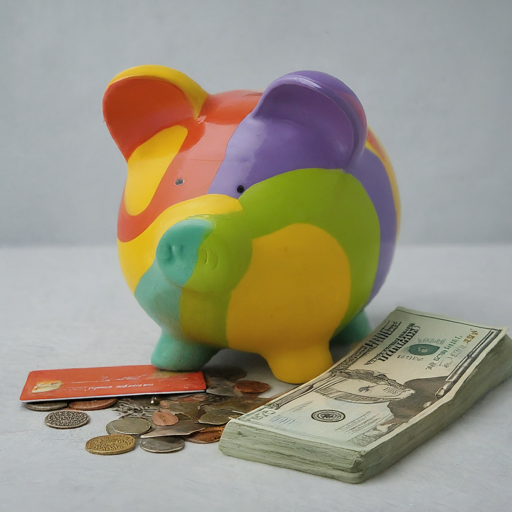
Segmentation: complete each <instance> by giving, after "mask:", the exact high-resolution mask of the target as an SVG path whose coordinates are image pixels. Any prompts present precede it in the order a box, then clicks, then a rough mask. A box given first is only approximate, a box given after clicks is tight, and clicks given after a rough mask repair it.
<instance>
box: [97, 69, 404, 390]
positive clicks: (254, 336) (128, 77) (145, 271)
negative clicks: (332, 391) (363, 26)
mask: <svg viewBox="0 0 512 512" xmlns="http://www.w3.org/2000/svg"><path fill="white" fill-rule="evenodd" d="M103 110H104V117H105V121H106V123H107V126H108V129H109V131H110V133H111V135H112V137H113V139H114V141H115V142H116V144H117V146H118V147H119V149H120V151H121V153H122V154H123V156H124V158H125V159H126V161H127V163H128V177H127V180H126V185H125V188H124V194H123V198H122V201H121V207H120V210H119V219H118V249H119V259H120V262H121V267H122V271H123V274H124V276H125V278H126V281H127V283H128V286H129V287H130V289H131V290H132V292H133V293H134V295H135V298H136V299H137V301H138V302H139V303H140V305H141V306H142V308H143V309H144V310H145V311H146V312H147V313H148V315H149V316H150V317H151V318H152V319H153V320H154V321H155V322H157V324H158V325H159V326H160V327H161V329H162V335H161V337H160V339H159V340H158V342H157V345H156V348H155V349H154V351H153V354H152V358H151V362H152V364H154V365H155V366H157V367H159V368H162V369H168V370H175V371H180V370H183V371H184V370H197V369H199V368H201V366H202V365H203V364H205V363H206V362H207V361H208V360H209V359H210V358H211V357H212V355H213V354H215V353H216V352H217V351H218V350H219V349H221V348H224V347H230V348H233V349H237V350H243V351H247V352H254V353H258V354H260V355H262V356H263V357H264V358H265V359H266V360H267V362H268V364H269V366H270V368H271V370H272V372H273V373H274V375H275V376H276V377H277V378H278V379H281V380H283V381H286V382H291V383H300V382H304V381H306V380H309V379H311V378H313V377H315V376H317V375H318V374H319V373H321V372H323V371H324V370H326V369H327V368H328V367H329V366H330V365H331V364H332V359H331V354H330V351H329V342H330V340H331V339H332V338H333V337H335V336H337V335H338V333H341V332H342V331H343V330H345V331H346V330H347V329H352V331H354V327H353V326H354V325H357V326H359V327H358V329H359V331H361V326H362V325H364V324H365V322H364V317H362V316H361V315H364V307H365V306H366V304H368V302H369V301H371V300H372V298H373V297H374V296H375V294H376V293H377V292H378V291H379V289H380V288H381V286H382V284H383V281H384V279H385V277H386V274H387V273H388V270H389V267H390V264H391V259H392V256H393V252H394V248H395V243H396V237H397V231H398V221H399V198H398V192H397V187H396V182H395V177H394V174H393V170H392V167H391V164H390V162H389V160H388V157H387V156H386V153H385V151H384V149H383V148H382V146H381V144H380V143H379V141H378V140H377V138H376V137H375V135H374V134H373V133H372V132H371V131H370V130H369V129H368V128H367V125H366V117H365V113H364V110H363V108H362V106H361V103H360V102H359V100H358V99H357V97H356V96H355V94H354V93H353V92H352V91H351V89H349V88H348V87H347V86H346V85H345V84H344V83H342V82H341V81H339V80H338V79H336V78H334V77H332V76H330V75H327V74H324V73H320V72H315V71H299V72H296V73H291V74H288V75H284V76H282V77H281V78H278V79H277V80H275V81H274V82H273V83H271V84H270V85H269V86H268V88H267V89H266V90H265V91H264V92H263V93H261V92H254V91H247V90H235V91H230V92H224V93H219V94H208V93H206V92H205V91H204V90H203V89H202V88H201V87H200V86H199V85H198V84H197V83H195V82H194V81H193V80H192V79H190V78H189V77H187V76H186V75H184V74H182V73H180V72H178V71H175V70H173V69H169V68H167V67H163V66H140V67H135V68H131V69H128V70H127V71H124V72H122V73H121V74H119V75H117V76H116V77H115V78H114V79H113V80H112V81H111V82H110V84H109V85H108V88H107V90H106V92H105V96H104V100H103ZM356 330H357V329H356Z"/></svg>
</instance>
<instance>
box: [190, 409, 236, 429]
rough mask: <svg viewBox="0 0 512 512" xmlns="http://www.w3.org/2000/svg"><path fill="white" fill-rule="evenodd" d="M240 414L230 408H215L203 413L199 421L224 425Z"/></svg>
mask: <svg viewBox="0 0 512 512" xmlns="http://www.w3.org/2000/svg"><path fill="white" fill-rule="evenodd" d="M240 416H241V414H240V413H237V412H235V411H232V410H230V409H215V410H212V411H209V412H207V413H206V414H203V415H202V416H201V417H200V418H199V423H203V424H206V425H215V426H219V425H225V424H226V423H227V422H228V421H229V420H233V419H236V418H238V417H240Z"/></svg>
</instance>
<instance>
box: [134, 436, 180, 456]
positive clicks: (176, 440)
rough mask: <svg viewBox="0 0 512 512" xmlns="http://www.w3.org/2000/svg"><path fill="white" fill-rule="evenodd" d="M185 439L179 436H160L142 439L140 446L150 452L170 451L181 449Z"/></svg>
mask: <svg viewBox="0 0 512 512" xmlns="http://www.w3.org/2000/svg"><path fill="white" fill-rule="evenodd" d="M184 446H185V441H183V439H181V437H160V438H158V437H157V438H153V439H142V440H141V442H140V447H141V448H142V449H143V450H146V451H147V452H151V453H171V452H177V451H179V450H182V449H183V447H184Z"/></svg>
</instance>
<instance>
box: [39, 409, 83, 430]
mask: <svg viewBox="0 0 512 512" xmlns="http://www.w3.org/2000/svg"><path fill="white" fill-rule="evenodd" d="M88 421H89V415H88V414H86V413H85V412H82V411H70V410H67V409H66V410H64V411H54V412H51V413H50V414H48V416H46V418H45V419H44V422H45V423H46V425H48V426H49V427H52V428H78V427H83V426H84V425H85V424H86V423H87V422H88Z"/></svg>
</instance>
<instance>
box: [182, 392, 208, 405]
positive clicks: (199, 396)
mask: <svg viewBox="0 0 512 512" xmlns="http://www.w3.org/2000/svg"><path fill="white" fill-rule="evenodd" d="M205 400H207V396H206V393H197V394H195V395H190V396H184V397H183V398H180V400H179V401H180V402H185V403H187V402H204V401H205Z"/></svg>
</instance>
